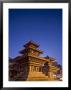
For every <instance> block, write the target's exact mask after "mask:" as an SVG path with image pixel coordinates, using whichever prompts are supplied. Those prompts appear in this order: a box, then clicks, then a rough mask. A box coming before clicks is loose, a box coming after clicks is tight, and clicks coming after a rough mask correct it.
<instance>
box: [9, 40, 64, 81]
mask: <svg viewBox="0 0 71 90" xmlns="http://www.w3.org/2000/svg"><path fill="white" fill-rule="evenodd" d="M38 48H39V45H38V44H36V43H34V42H33V41H29V42H28V43H26V44H25V45H24V49H23V50H21V51H20V54H21V55H20V56H17V57H16V58H14V59H13V60H11V58H10V60H9V80H10V81H54V80H61V78H62V69H61V66H60V65H59V64H58V63H57V61H56V60H55V59H54V58H51V57H49V56H47V57H41V56H40V55H41V54H43V51H41V50H39V49H38Z"/></svg>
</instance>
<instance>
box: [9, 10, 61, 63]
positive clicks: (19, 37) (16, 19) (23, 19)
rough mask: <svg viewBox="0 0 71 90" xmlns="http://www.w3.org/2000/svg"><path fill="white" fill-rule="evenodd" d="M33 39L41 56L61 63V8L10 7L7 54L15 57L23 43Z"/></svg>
mask: <svg viewBox="0 0 71 90" xmlns="http://www.w3.org/2000/svg"><path fill="white" fill-rule="evenodd" d="M30 40H33V41H35V42H37V43H38V44H39V45H40V47H39V49H41V50H43V51H44V54H43V55H42V56H43V57H45V56H47V55H48V56H51V57H53V58H56V59H57V61H58V63H59V64H62V10H61V9H10V10H9V56H10V57H11V58H14V57H16V56H17V55H20V54H19V51H20V50H22V48H24V47H23V45H24V44H25V43H26V42H27V41H30Z"/></svg>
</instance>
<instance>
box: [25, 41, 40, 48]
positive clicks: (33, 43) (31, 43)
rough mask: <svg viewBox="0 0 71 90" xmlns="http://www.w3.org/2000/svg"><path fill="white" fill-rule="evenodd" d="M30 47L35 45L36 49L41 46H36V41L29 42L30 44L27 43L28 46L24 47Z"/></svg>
mask: <svg viewBox="0 0 71 90" xmlns="http://www.w3.org/2000/svg"><path fill="white" fill-rule="evenodd" d="M30 45H33V46H35V47H39V45H38V44H36V43H35V42H34V41H29V42H28V43H26V44H25V45H24V47H28V46H30Z"/></svg>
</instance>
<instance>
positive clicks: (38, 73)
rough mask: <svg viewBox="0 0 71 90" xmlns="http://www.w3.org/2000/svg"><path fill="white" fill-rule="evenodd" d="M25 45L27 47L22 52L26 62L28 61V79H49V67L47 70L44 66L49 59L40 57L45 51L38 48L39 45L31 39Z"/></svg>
mask: <svg viewBox="0 0 71 90" xmlns="http://www.w3.org/2000/svg"><path fill="white" fill-rule="evenodd" d="M24 47H25V49H23V50H22V51H20V53H21V54H22V55H23V57H24V58H25V62H26V61H27V66H28V68H27V71H28V76H27V80H47V79H46V78H48V76H47V75H46V73H45V72H46V71H47V70H46V69H48V68H46V69H45V70H46V71H45V70H44V68H43V67H44V64H45V62H46V61H47V62H48V61H49V60H47V59H45V58H41V57H40V54H42V53H43V51H41V50H39V49H38V47H39V45H37V44H36V43H34V42H33V41H29V42H28V43H26V44H25V45H24Z"/></svg>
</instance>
